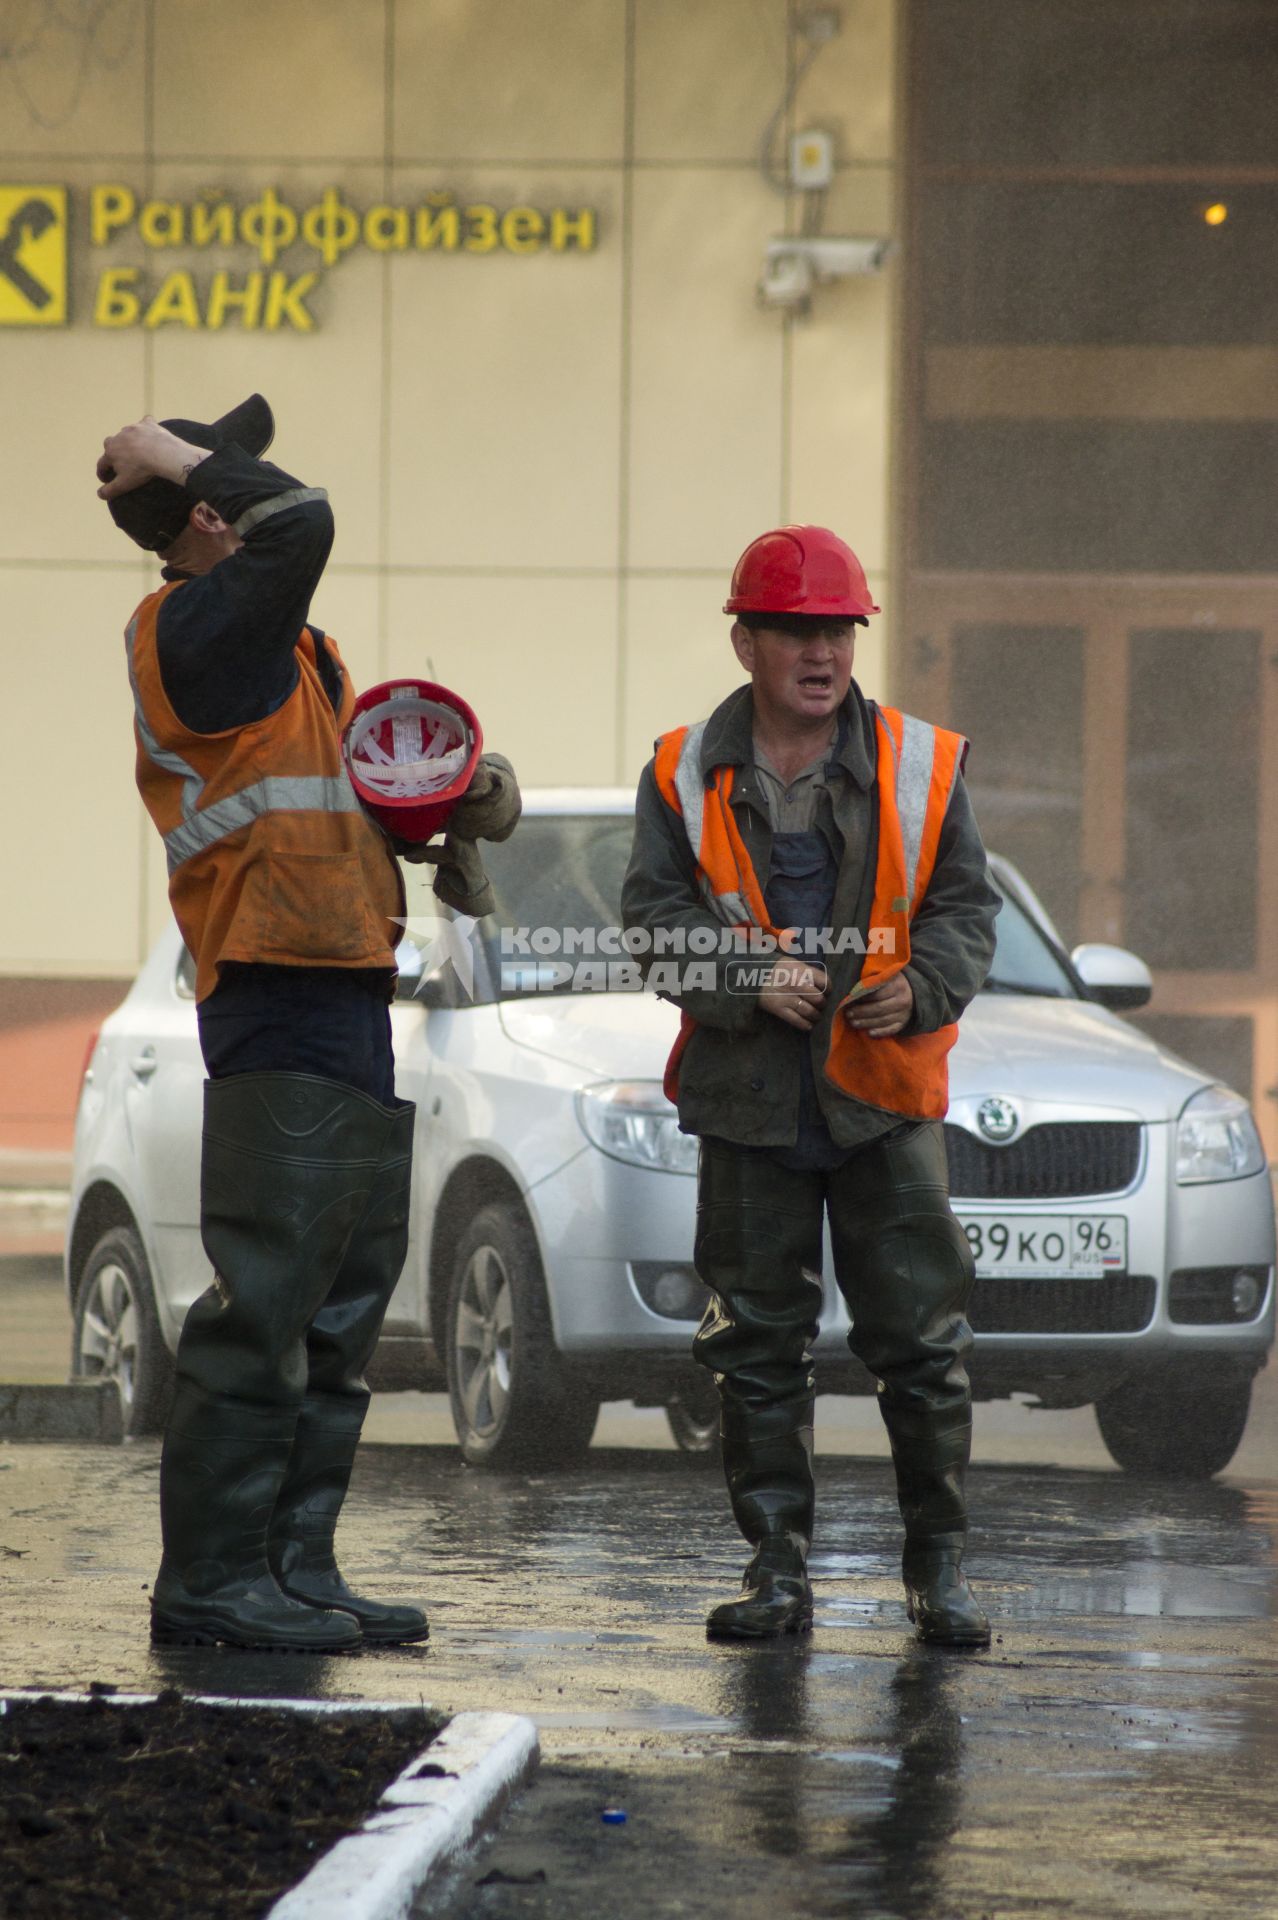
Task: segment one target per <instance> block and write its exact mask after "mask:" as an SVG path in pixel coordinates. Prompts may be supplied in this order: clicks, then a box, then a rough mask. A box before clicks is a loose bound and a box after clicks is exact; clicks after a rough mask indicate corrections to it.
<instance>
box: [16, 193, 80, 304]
mask: <svg viewBox="0 0 1278 1920" xmlns="http://www.w3.org/2000/svg"><path fill="white" fill-rule="evenodd" d="M66 317H67V190H66V188H65V187H0V326H6V327H61V326H63V325H65V323H66Z"/></svg>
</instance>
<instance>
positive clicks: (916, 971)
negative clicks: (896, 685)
mask: <svg viewBox="0 0 1278 1920" xmlns="http://www.w3.org/2000/svg"><path fill="white" fill-rule="evenodd" d="M843 712H844V715H845V716H846V719H847V722H848V724H847V727H846V728H845V729H841V730H840V731H841V735H842V739H841V744H838V745H836V746H835V747H834V748H832V749H831V757H830V760H829V762H827V778H828V789H827V791H824V792H823V793H822V794H821V795H820V800H819V809H818V815H817V819H818V824H819V825H820V826H821V828H822V830H823V831H824V832H825V833H826V834H827V835H828V836H829V837H830V838H831V839H832V843H833V845H834V846H835V847H836V849H839V850H840V857H839V878H838V884H837V887H836V890H835V896H834V915H833V924H834V929H835V932H836V934H837V932H838V930H839V929H843V928H850V927H854V928H856V929H857V930H858V932H859V934H860V936H861V941H862V943H863V942H864V941H865V939H866V937H867V934H868V931H869V920H870V909H871V906H872V903H873V898H874V879H875V870H876V864H877V854H878V791H877V787H876V784H875V770H876V751H877V743H876V735H875V726H874V712H873V707H872V705H871V703H870V702H869V701H867V700H866V698H865V696H864V695H863V694H862V692H861V690H860V688H859V687H858V686H857V684H856V682H855V681H853V683H852V685H851V687H850V689H849V691H848V695H847V699H846V700H845V702H844V705H843ZM753 720H754V706H753V700H752V696H751V690H750V688H749V687H748V686H744V687H739V688H738V689H737V690H736V692H735V693H731V694H729V696H728V698H727V699H726V700H725V701H724V702H723V703H722V705H721V706H719V707H716V709H715V711H714V713H713V714H712V715H711V716H710V719H709V720H708V721H707V722H706V727H705V733H704V735H703V737H702V745H701V768H702V773H703V776H704V777H705V778H706V780H707V782H708V781H709V777H710V774H711V771H712V769H713V768H715V767H719V766H731V767H733V768H735V769H736V772H735V774H734V780H733V788H732V800H731V806H732V812H733V818H734V819H735V821H736V825H737V827H738V829H739V830H740V833H741V837H742V839H743V840H744V842H745V845H746V849H747V851H748V853H749V855H750V859H751V862H752V864H753V866H754V870H755V873H756V875H757V876H758V880H759V885H760V887H766V886H767V884H768V875H769V872H770V867H771V855H772V829H771V826H770V823H769V818H768V807H767V800H766V798H765V795H764V793H763V791H762V788H761V784H760V781H759V778H758V775H757V773H756V771H755V764H754V746H753ZM1000 904H1001V902H1000V898H999V895H998V893H997V892H996V891H995V889H994V887H993V886H992V884H991V882H990V878H989V872H988V867H987V862H986V858H985V848H984V846H983V845H982V844H981V836H980V833H979V832H978V830H977V826H976V821H975V818H974V816H973V813H972V806H971V802H970V800H969V799H968V796H967V789H966V788H965V786H964V784H963V781H962V779H959V780H958V781H956V783H955V788H954V794H953V798H952V799H951V801H950V806H949V811H948V812H947V814H946V816H945V824H944V826H943V827H942V829H941V836H940V844H939V846H938V849H937V855H936V865H935V868H934V870H933V873H932V878H931V881H930V882H929V885H928V889H927V893H926V895H925V896H924V898H923V900H922V901H921V903H920V905H919V909H918V912H917V913H916V914H915V916H914V919H913V921H912V922H911V925H910V960H909V964H908V966H907V967H906V968H905V975H906V978H907V979H908V980H909V983H910V986H911V988H912V989H913V993H914V1013H913V1016H912V1018H911V1021H910V1024H909V1026H908V1027H907V1028H906V1029H905V1031H906V1032H907V1033H934V1032H935V1031H936V1030H937V1028H938V1027H943V1026H946V1025H947V1024H948V1023H949V1022H950V1021H952V1020H957V1019H958V1017H959V1015H960V1014H961V1013H962V1011H963V1009H964V1007H966V1005H967V1003H968V1001H969V1000H971V998H972V996H973V995H974V994H975V993H976V991H977V989H978V988H979V987H980V985H981V982H982V981H983V980H984V978H985V976H986V974H987V972H988V971H989V966H990V962H991V960H992V958H993V954H994V919H995V915H996V914H997V913H998V910H999V906H1000ZM621 916H622V921H623V923H624V925H625V926H626V927H627V928H628V929H635V930H641V931H642V932H643V933H645V934H647V935H649V936H652V935H655V934H656V933H657V932H658V930H659V929H664V930H671V929H680V930H682V931H684V932H691V930H692V929H694V928H710V929H713V930H714V933H715V937H716V941H718V939H719V936H720V934H721V933H722V925H721V922H720V921H719V920H718V919H716V917H715V915H714V914H713V913H712V912H711V911H710V909H709V908H708V907H707V906H706V904H705V902H704V900H703V899H702V895H701V889H700V885H699V881H698V875H697V862H696V859H695V857H694V855H693V852H692V848H691V847H690V845H689V844H688V835H687V832H686V830H685V828H684V823H683V819H682V816H681V815H680V814H679V813H677V812H676V811H675V809H674V808H672V807H671V806H669V805H668V804H667V802H666V800H665V799H664V798H663V796H662V793H661V790H660V788H659V787H658V785H657V779H656V772H655V766H654V762H653V761H651V760H650V761H649V762H648V765H647V766H646V767H645V768H644V770H643V774H642V777H641V778H640V781H639V791H638V795H637V798H636V802H635V837H634V846H633V849H632V852H631V856H630V865H629V868H628V870H627V872H626V878H625V882H624V885H623V887H622V893H621ZM658 957H659V956H654V955H648V956H646V957H645V961H644V964H645V970H647V968H648V967H649V966H650V965H651V964H652V962H653V960H654V958H658ZM697 957H698V958H699V959H701V956H697ZM863 959H864V948H863V946H862V949H861V951H851V950H849V951H844V952H843V953H834V954H831V955H830V956H829V957H828V958H827V959H826V960H825V965H826V968H827V970H828V972H829V975H830V986H831V990H830V993H829V994H828V995H827V997H826V1001H825V1006H824V1008H823V1009H822V1013H821V1017H820V1019H819V1020H818V1021H817V1023H816V1025H815V1026H814V1027H813V1029H812V1031H811V1033H810V1034H803V1033H800V1032H799V1031H798V1029H797V1028H794V1027H790V1026H788V1025H787V1024H786V1023H785V1022H784V1021H782V1020H778V1019H777V1018H776V1017H775V1016H774V1015H772V1014H769V1013H766V1012H763V1011H761V1010H760V1007H759V1000H758V991H757V988H756V987H754V986H753V985H752V984H751V981H752V976H753V974H754V972H755V971H757V968H758V966H759V964H760V962H759V960H758V958H757V957H756V958H755V959H753V960H752V959H750V958H749V957H734V956H733V955H731V954H726V955H725V954H716V955H714V956H712V957H711V964H712V965H713V969H714V986H713V987H712V988H711V987H694V988H693V989H692V990H690V991H680V992H671V993H670V994H669V995H668V996H667V997H668V998H670V999H672V1000H674V1001H675V1003H676V1004H677V1005H678V1006H680V1007H681V1008H682V1009H683V1010H684V1011H685V1012H686V1013H688V1014H690V1015H691V1016H692V1018H693V1019H694V1020H695V1021H696V1022H697V1027H696V1031H695V1032H694V1033H693V1035H692V1038H691V1039H690V1041H689V1043H688V1046H687V1050H686V1051H685V1053H684V1056H683V1060H682V1063H681V1066H680V1072H679V1125H680V1128H681V1129H682V1131H683V1132H684V1133H696V1134H715V1135H717V1136H719V1137H720V1138H721V1139H725V1140H733V1141H736V1142H737V1143H738V1144H740V1145H742V1146H755V1147H789V1146H792V1145H793V1144H794V1141H795V1137H796V1132H797V1122H798V1107H799V1053H798V1049H799V1048H800V1047H803V1046H808V1047H811V1049H812V1061H813V1067H814V1071H815V1079H816V1085H817V1093H818V1098H819V1100H820V1102H821V1107H822V1110H823V1112H824V1114H825V1117H826V1120H827V1123H828V1125H829V1128H830V1132H831V1134H832V1135H833V1138H834V1140H835V1141H836V1143H837V1144H838V1145H840V1146H846V1147H848V1148H849V1149H850V1148H853V1147H858V1146H863V1145H865V1144H866V1143H867V1142H868V1141H870V1140H873V1139H875V1138H877V1136H878V1135H880V1134H882V1133H885V1132H886V1131H887V1130H888V1129H889V1128H891V1127H895V1126H899V1125H900V1124H901V1116H900V1115H899V1114H892V1113H887V1112H885V1111H884V1110H883V1109H882V1108H881V1107H871V1106H868V1105H866V1104H865V1103H864V1102H863V1101H860V1100H857V1099H854V1098H853V1097H852V1096H850V1095H849V1094H846V1093H844V1092H843V1091H842V1090H841V1089H840V1088H838V1087H836V1086H835V1085H834V1084H833V1083H832V1082H831V1081H829V1080H827V1079H826V1077H825V1073H824V1070H823V1069H824V1064H825V1058H826V1054H827V1052H828V1050H829V1044H830V1023H831V1020H832V1019H833V1018H834V1016H835V1010H836V1009H837V1007H838V1006H839V1004H840V1002H841V1001H842V1000H843V999H844V998H845V997H846V996H847V994H848V993H849V992H850V991H851V989H852V987H853V986H854V985H855V984H856V982H857V980H858V979H859V978H860V974H861V966H862V962H863ZM702 964H705V961H704V960H703V961H702Z"/></svg>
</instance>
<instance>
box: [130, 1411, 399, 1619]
mask: <svg viewBox="0 0 1278 1920" xmlns="http://www.w3.org/2000/svg"><path fill="white" fill-rule="evenodd" d="M295 1423H296V1415H295V1414H294V1413H293V1412H291V1411H288V1410H281V1409H279V1408H276V1407H261V1406H254V1405H252V1404H251V1403H249V1402H247V1401H242V1400H233V1399H231V1398H229V1396H227V1395H223V1394H218V1395H208V1394H204V1393H202V1392H201V1391H200V1389H199V1388H197V1387H193V1386H191V1385H190V1383H189V1382H187V1381H180V1382H179V1383H178V1389H177V1396H176V1399H175V1402H174V1407H173V1414H172V1417H171V1418H170V1421H169V1426H168V1431H167V1433H166V1435H165V1439H164V1453H163V1457H162V1461H161V1467H160V1523H161V1528H162V1530H163V1534H164V1558H163V1560H162V1561H161V1563H160V1571H159V1573H158V1574H157V1575H156V1579H155V1586H154V1588H153V1590H152V1594H151V1638H152V1640H153V1641H154V1642H155V1644H156V1645H157V1646H212V1645H215V1644H216V1643H217V1642H219V1641H224V1642H225V1643H226V1644H227V1645H228V1646H233V1647H249V1648H253V1649H256V1650H261V1651H272V1652H274V1651H280V1652H292V1653H340V1652H343V1651H347V1650H350V1649H352V1648H355V1647H358V1646H359V1645H360V1639H361V1636H360V1630H359V1627H358V1625H357V1623H356V1622H355V1621H354V1620H353V1619H352V1618H351V1616H350V1615H349V1614H348V1613H338V1612H335V1611H331V1610H327V1609H326V1610H323V1611H321V1610H319V1609H317V1608H315V1607H310V1606H304V1605H303V1604H302V1603H301V1602H300V1601H298V1600H291V1599H289V1598H288V1597H287V1596H286V1595H285V1594H283V1593H282V1592H281V1591H280V1588H279V1586H278V1585H277V1583H276V1580H275V1576H274V1574H273V1573H272V1572H271V1568H270V1564H269V1561H268V1558H267V1546H266V1540H267V1527H268V1524H269V1522H270V1518H271V1514H272V1512H273V1510H274V1507H275V1502H276V1498H277V1496H278V1493H279V1488H280V1483H281V1482H282V1480H283V1478H284V1472H285V1469H286V1467H287V1465H288V1459H289V1453H290V1451H291V1448H292V1444H293V1428H294V1425H295Z"/></svg>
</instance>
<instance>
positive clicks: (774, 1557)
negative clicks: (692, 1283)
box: [693, 1141, 822, 1640]
mask: <svg viewBox="0 0 1278 1920" xmlns="http://www.w3.org/2000/svg"><path fill="white" fill-rule="evenodd" d="M821 1224H822V1182H821V1179H820V1176H819V1175H812V1174H807V1173H794V1172H791V1171H790V1170H789V1169H787V1168H784V1167H778V1166H777V1165H776V1164H775V1162H773V1161H770V1160H766V1159H762V1158H761V1157H760V1156H758V1155H756V1154H746V1153H741V1152H739V1151H737V1150H735V1149H733V1148H732V1147H730V1146H727V1145H726V1144H725V1143H723V1142H720V1141H703V1142H702V1147H701V1161H700V1173H699V1185H698V1195H697V1241H696V1255H695V1257H696V1264H697V1271H698V1273H699V1274H700V1275H701V1278H702V1279H703V1280H704V1281H705V1283H706V1285H707V1286H708V1287H709V1288H710V1289H711V1292H712V1298H711V1301H710V1304H709V1306H708V1307H707V1309H706V1315H705V1318H704V1320H703V1321H702V1323H701V1327H700V1329H699V1330H698V1333H697V1336H696V1339H695V1341H694V1342H693V1356H694V1358H695V1359H697V1360H698V1361H699V1362H700V1363H701V1365H702V1366H706V1367H709V1368H711V1369H712V1370H713V1372H714V1374H715V1378H716V1381H717V1383H718V1387H719V1396H720V1401H721V1404H722V1408H723V1414H722V1425H721V1433H722V1443H723V1467H724V1476H725V1478H726V1480H727V1483H728V1497H729V1499H730V1500H731V1502H732V1513H733V1518H734V1519H735V1520H736V1523H737V1525H738V1527H739V1528H740V1529H741V1532H742V1533H743V1535H744V1536H745V1538H746V1540H747V1541H748V1542H749V1544H750V1545H751V1547H752V1548H753V1549H754V1553H753V1556H752V1558H751V1560H750V1562H749V1565H748V1566H747V1567H746V1571H745V1577H744V1580H743V1583H742V1591H741V1594H740V1596H739V1598H737V1599H735V1600H729V1601H726V1602H725V1603H724V1604H723V1605H721V1606H717V1607H715V1608H714V1609H713V1610H712V1612H711V1613H710V1615H709V1618H708V1619H707V1622H706V1632H707V1634H708V1635H709V1636H710V1637H711V1638H712V1639H734V1640H767V1639H773V1638H776V1637H777V1636H779V1635H782V1634H791V1633H805V1632H807V1630H808V1629H809V1628H810V1627H811V1624H812V1589H811V1587H810V1586H809V1584H808V1575H807V1556H808V1548H809V1545H810V1543H811V1540H812V1521H813V1507H814V1487H813V1479H812V1409H813V1400H814V1380H813V1373H812V1354H811V1343H812V1341H813V1339H814V1338H815V1336H816V1330H817V1319H818V1315H819V1313H820V1308H821V1288H820V1284H819V1282H818V1281H817V1279H816V1274H817V1273H818V1272H819V1270H820V1264H821Z"/></svg>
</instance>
